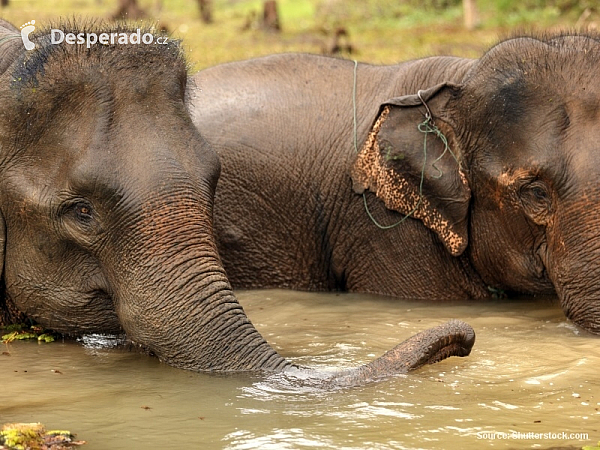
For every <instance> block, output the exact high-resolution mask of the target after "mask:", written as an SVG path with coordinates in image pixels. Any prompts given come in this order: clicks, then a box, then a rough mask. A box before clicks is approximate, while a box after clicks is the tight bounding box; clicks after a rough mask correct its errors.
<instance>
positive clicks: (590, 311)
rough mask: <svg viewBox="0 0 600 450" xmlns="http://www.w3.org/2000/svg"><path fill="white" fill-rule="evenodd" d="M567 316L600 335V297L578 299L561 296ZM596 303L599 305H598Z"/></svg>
mask: <svg viewBox="0 0 600 450" xmlns="http://www.w3.org/2000/svg"><path fill="white" fill-rule="evenodd" d="M561 304H562V308H563V311H564V313H565V316H567V318H568V319H569V320H571V322H573V323H574V324H575V325H577V326H578V327H580V328H582V329H584V330H585V331H587V332H589V333H592V334H596V335H600V319H599V318H600V299H590V298H583V299H577V300H576V301H573V300H570V299H569V298H568V297H567V298H566V299H564V300H563V299H562V298H561ZM595 305H598V307H596V306H595Z"/></svg>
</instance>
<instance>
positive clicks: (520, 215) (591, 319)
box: [352, 36, 600, 333]
mask: <svg viewBox="0 0 600 450" xmlns="http://www.w3.org/2000/svg"><path fill="white" fill-rule="evenodd" d="M599 58H600V42H599V41H598V40H597V39H596V38H594V37H586V36H553V37H549V38H543V39H537V38H527V37H524V38H515V39H510V40H507V41H505V42H503V43H500V44H499V45H497V46H495V47H494V48H492V49H491V50H490V51H489V52H488V53H487V54H486V55H484V56H483V57H482V58H481V59H479V60H477V61H476V62H474V64H473V65H472V67H471V69H470V70H469V72H468V73H467V75H466V77H465V78H464V80H463V81H462V82H461V83H460V84H457V85H455V84H442V85H438V86H435V87H433V88H429V89H428V90H425V91H420V92H419V93H418V94H416V95H408V96H403V97H399V98H394V99H392V100H390V101H388V102H386V103H385V104H384V105H382V108H381V110H380V114H379V116H378V118H377V120H376V121H375V125H374V127H373V130H372V132H371V134H370V136H369V139H368V140H367V142H366V144H365V145H364V147H363V149H362V151H361V153H360V155H359V157H358V159H357V161H356V163H355V165H354V167H353V174H352V175H353V179H354V182H355V186H356V187H357V190H358V191H361V190H362V189H365V188H367V189H370V190H372V191H374V192H376V194H377V196H378V197H379V198H381V199H382V200H383V201H384V202H385V204H386V206H388V208H391V209H395V210H397V211H399V212H401V213H403V214H410V215H411V216H412V217H414V218H417V219H420V220H422V222H423V223H424V224H425V225H426V226H427V227H428V228H429V229H431V230H432V231H434V232H435V233H436V234H437V235H438V237H439V239H440V240H441V241H442V242H443V243H444V245H445V247H446V249H447V250H448V251H449V252H450V253H451V254H453V255H455V256H458V255H461V254H463V253H464V254H465V255H467V256H468V258H469V261H471V263H472V264H473V266H474V267H475V269H476V271H477V273H478V274H479V275H480V276H481V278H482V280H484V281H485V283H486V284H488V285H490V286H493V287H494V288H496V289H503V290H508V291H516V292H526V293H551V292H553V291H554V290H555V291H556V292H557V293H558V296H559V298H560V302H561V305H562V308H563V310H564V311H565V314H566V315H567V316H568V317H569V318H570V319H572V320H573V321H574V322H575V323H576V324H578V325H580V326H581V327H583V328H585V329H587V330H589V331H591V332H593V333H600V226H599V224H600V220H599V219H600V216H599V214H598V207H599V205H600V166H599V165H598V157H599V156H600V153H599V147H598V143H599V142H600V129H599V127H598V123H599V122H598V121H599V116H598V113H599V111H600V81H599V80H598V77H597V76H596V71H597V68H598V61H599ZM429 115H431V116H433V117H432V118H431V119H432V120H431V121H427V120H426V118H427V117H428V116H429ZM433 125H435V126H436V127H437V130H439V131H441V133H442V134H439V133H437V131H436V128H434V127H433ZM427 131H429V132H430V133H431V134H432V137H429V139H427V141H426V143H424V134H423V132H427ZM436 134H437V136H436V137H433V135H436ZM442 135H443V136H445V137H446V138H447V141H448V144H449V145H448V146H446V145H445V143H444V141H443V139H441V136H442Z"/></svg>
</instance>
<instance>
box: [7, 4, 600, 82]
mask: <svg viewBox="0 0 600 450" xmlns="http://www.w3.org/2000/svg"><path fill="white" fill-rule="evenodd" d="M0 2H1V3H2V4H3V6H1V7H0V17H2V18H4V19H6V20H8V21H10V22H12V23H13V24H15V25H16V26H17V27H18V26H20V25H22V24H24V23H25V22H28V21H30V20H32V19H35V20H36V25H41V26H43V25H44V24H47V23H48V22H49V21H50V20H53V19H56V18H57V17H59V16H66V17H73V16H82V17H100V18H104V19H110V18H111V17H113V16H115V15H119V13H122V12H123V10H121V11H120V9H123V8H124V11H125V15H126V17H127V18H128V20H132V19H133V18H137V19H136V21H139V20H143V21H146V22H151V23H156V24H157V25H158V26H159V27H163V28H165V29H166V30H168V31H169V32H170V33H172V35H173V36H174V37H177V38H181V39H183V42H184V45H185V49H186V52H187V54H188V57H189V60H190V62H192V64H193V66H194V69H195V70H197V69H201V68H203V67H207V66H210V65H214V64H218V63H221V62H225V61H231V60H239V59H246V58H250V57H254V56H259V55H265V54H270V53H277V52H284V51H299V52H311V53H327V54H336V55H339V56H344V57H348V58H352V59H358V60H360V61H365V62H371V63H379V64H392V63H396V62H398V61H402V60H406V59H413V58H419V57H423V56H429V55H433V54H447V55H457V56H468V57H477V56H479V55H480V54H481V53H482V51H484V50H485V49H486V48H487V47H489V46H490V45H491V44H493V43H494V42H496V41H497V40H498V39H501V38H503V37H506V36H508V35H511V34H514V33H515V32H530V31H535V30H548V29H556V28H561V29H570V30H573V29H590V28H591V29H595V28H597V26H598V24H600V6H598V3H597V2H595V1H593V0H551V1H543V0H276V2H273V1H271V2H265V1H264V0H0ZM463 2H472V3H473V4H474V5H475V10H473V9H470V11H471V12H472V13H474V15H473V17H472V18H471V20H470V23H469V24H468V26H466V25H465V21H464V17H465V9H464V4H463ZM4 3H8V4H6V5H4ZM265 3H274V4H275V7H276V11H277V15H276V17H273V14H274V13H273V11H271V12H270V16H269V17H267V18H266V19H265V17H264V14H265V12H267V15H269V13H268V11H266V9H268V7H267V8H265ZM201 4H202V5H203V6H202V7H203V9H204V20H203V16H202V14H201V7H200V5H201ZM132 5H133V6H132ZM271 6H272V5H271ZM132 7H133V8H134V9H128V8H132ZM135 8H137V9H135ZM207 22H208V23H207ZM515 30H516V31H515Z"/></svg>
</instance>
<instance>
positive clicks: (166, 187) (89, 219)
mask: <svg viewBox="0 0 600 450" xmlns="http://www.w3.org/2000/svg"><path fill="white" fill-rule="evenodd" d="M56 28H58V29H62V30H63V31H64V33H65V35H66V34H67V33H70V32H71V33H74V34H75V35H77V34H78V33H80V32H81V33H91V32H95V33H98V34H99V33H100V32H102V31H103V30H99V29H97V27H96V28H94V27H91V28H90V29H85V28H84V29H78V28H77V26H76V25H73V24H62V25H59V26H57V27H56ZM132 31H134V30H126V29H114V30H109V31H108V32H109V33H110V32H115V33H131V32H132ZM33 42H34V43H35V44H36V45H37V48H36V49H35V50H34V51H31V52H26V51H25V49H24V48H23V45H22V43H21V40H20V36H19V34H18V32H17V30H16V29H15V28H14V27H12V26H11V25H9V24H7V23H6V22H0V67H1V68H2V69H3V72H2V73H1V74H0V86H1V87H0V105H2V106H1V108H2V109H1V110H0V213H1V216H0V239H1V243H2V245H1V246H0V263H2V264H3V269H4V271H3V281H4V284H5V298H3V299H2V300H1V301H0V306H2V308H0V309H1V310H2V314H1V315H0V317H3V318H4V320H5V321H6V320H14V319H16V318H17V317H19V316H20V315H25V316H27V317H29V318H32V319H34V320H35V321H37V322H39V323H40V324H42V325H44V326H46V327H48V328H50V329H53V330H55V331H58V332H61V333H65V334H70V335H80V334H84V333H119V332H122V331H124V332H125V333H126V334H127V336H128V337H129V339H131V340H132V341H133V342H135V343H137V344H139V345H140V346H141V347H143V348H144V349H146V350H147V351H149V352H151V353H154V354H156V355H157V356H158V357H159V358H160V359H161V360H162V361H165V362H166V363H168V364H171V365H173V366H175V367H179V368H184V369H191V370H210V371H225V370H236V371H237V370H265V371H280V370H284V369H287V370H301V369H298V368H295V367H293V366H292V365H291V364H290V363H289V362H288V361H287V360H285V359H284V358H282V357H281V356H280V355H279V354H277V352H275V350H273V349H272V348H271V346H270V345H269V344H268V343H267V342H266V341H265V340H264V339H263V338H262V336H261V335H260V334H259V333H258V332H257V330H256V329H255V328H254V327H253V325H252V324H251V323H250V322H249V320H248V318H247V317H246V315H245V313H244V311H243V310H242V308H241V306H240V305H239V303H238V302H237V300H236V298H235V297H234V295H233V293H232V292H231V288H230V285H229V282H228V280H227V277H226V275H225V272H224V269H223V267H222V265H221V262H220V259H219V256H218V254H217V251H216V248H215V244H214V239H213V235H212V208H213V205H212V202H213V197H214V191H215V186H216V183H217V179H218V176H219V170H220V166H219V161H218V159H217V157H216V155H215V154H214V153H213V151H212V150H211V149H210V148H209V146H208V145H207V144H206V143H205V141H203V139H202V138H201V136H200V135H199V134H198V132H197V131H196V129H195V128H194V126H193V124H192V122H191V120H190V117H189V115H188V111H187V107H186V103H185V99H186V95H187V89H186V83H187V70H186V64H185V61H184V59H183V58H182V51H181V49H180V47H179V45H178V43H176V42H169V43H168V44H166V45H158V44H156V43H154V44H152V45H134V44H130V45H122V44H121V45H92V46H91V47H90V48H86V46H85V45H65V44H63V45H52V44H51V42H50V36H49V30H45V31H42V32H39V33H37V34H36V36H35V38H33ZM473 341H474V333H473V330H472V329H471V328H470V327H469V326H468V325H466V324H464V323H462V322H450V323H448V324H446V325H444V326H440V327H438V328H436V329H433V330H430V331H427V332H424V333H422V334H420V335H417V336H415V337H414V338H412V339H410V340H408V341H406V342H405V343H404V344H401V345H399V346H398V347H396V348H395V349H394V350H392V351H390V352H388V353H386V354H385V355H384V356H382V357H381V358H379V359H377V360H375V361H374V362H373V363H371V364H369V365H367V366H363V367H361V368H359V369H356V370H351V371H346V372H342V373H339V374H336V375H334V376H333V377H332V378H331V379H330V381H331V382H332V383H334V384H343V385H351V384H355V383H358V382H364V381H368V380H370V379H376V378H380V377H382V376H385V375H388V374H392V373H398V372H406V371H408V370H410V369H412V368H416V367H419V366H421V365H423V364H425V363H427V362H435V361H437V360H440V359H443V358H445V357H447V356H450V355H454V354H456V355H466V354H468V353H469V351H470V348H471V346H472V344H473Z"/></svg>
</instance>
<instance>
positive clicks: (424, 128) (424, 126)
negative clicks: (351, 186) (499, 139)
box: [352, 60, 459, 230]
mask: <svg viewBox="0 0 600 450" xmlns="http://www.w3.org/2000/svg"><path fill="white" fill-rule="evenodd" d="M353 61H354V80H353V86H352V109H353V115H352V119H353V127H354V133H353V139H354V151H355V152H356V153H357V154H358V120H357V117H356V115H357V112H356V110H357V108H356V84H357V69H358V61H357V60H353ZM417 96H418V97H419V100H421V102H422V103H423V106H425V109H426V110H427V113H426V114H425V120H424V121H423V122H421V123H420V124H418V125H417V129H418V130H419V131H420V132H421V133H423V134H424V136H423V167H422V168H421V180H420V182H419V200H418V201H417V204H416V205H415V207H414V208H413V209H412V210H411V211H410V212H408V214H406V215H405V216H404V217H403V218H402V219H400V220H399V221H398V222H395V223H393V224H391V225H382V224H380V223H379V222H378V221H377V219H375V217H374V216H373V214H372V213H371V211H370V210H369V205H368V204H367V194H366V193H365V192H363V194H362V196H363V202H364V205H365V211H366V212H367V215H368V216H369V218H370V219H371V221H372V222H373V223H374V224H375V225H376V226H377V227H378V228H380V229H381V230H389V229H391V228H395V227H397V226H398V225H400V224H401V223H402V222H404V221H405V220H406V219H408V218H409V217H411V216H412V215H413V214H414V213H415V212H416V211H417V209H418V208H419V206H420V205H421V200H422V199H423V182H424V180H425V168H426V167H427V136H428V135H429V134H432V133H433V134H434V135H435V136H437V137H438V138H439V139H440V140H441V141H442V143H443V144H444V151H443V152H442V154H441V155H440V156H439V157H438V158H436V159H435V160H434V161H433V163H431V165H432V167H433V168H434V169H435V170H437V171H438V175H433V176H432V177H433V178H435V179H439V178H441V177H442V176H443V175H444V172H443V171H442V170H441V169H440V168H439V167H438V166H437V165H436V163H437V162H439V161H440V160H441V159H442V158H443V157H444V155H445V154H446V153H447V152H450V154H451V155H452V157H453V158H454V160H455V161H456V163H457V164H459V162H458V159H457V158H456V155H455V154H454V152H453V151H452V150H451V149H450V145H449V144H448V139H447V138H446V136H444V133H442V132H441V130H440V129H439V128H438V127H437V126H436V125H435V124H434V123H433V115H432V114H431V110H430V109H429V106H428V105H427V103H426V102H425V100H423V98H422V97H421V91H419V92H417ZM392 159H393V157H392Z"/></svg>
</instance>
